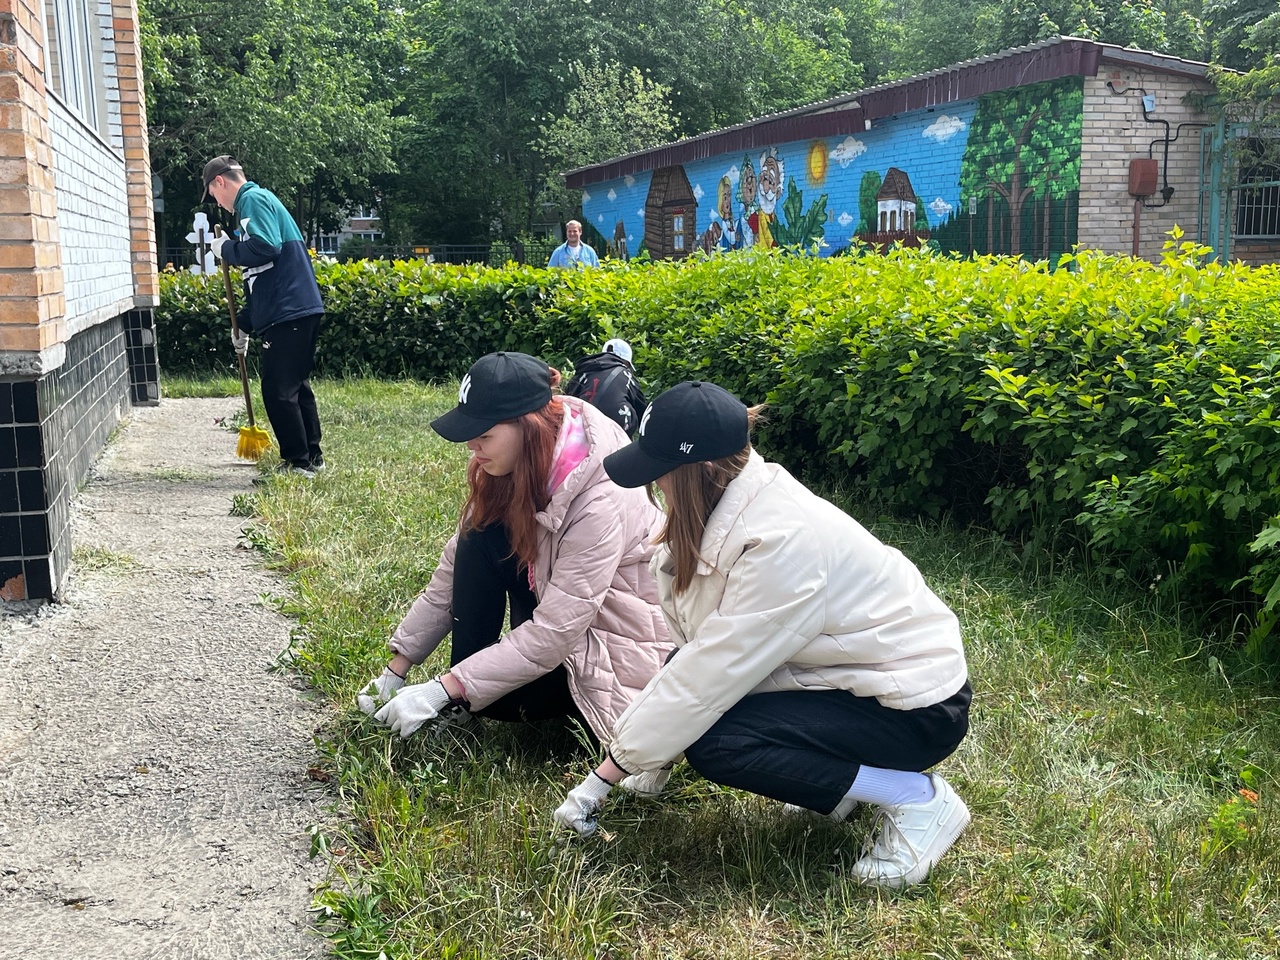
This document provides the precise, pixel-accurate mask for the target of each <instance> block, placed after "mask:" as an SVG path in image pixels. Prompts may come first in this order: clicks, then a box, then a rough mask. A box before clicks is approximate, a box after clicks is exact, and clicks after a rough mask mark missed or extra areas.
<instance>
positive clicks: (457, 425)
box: [431, 352, 551, 443]
mask: <svg viewBox="0 0 1280 960" xmlns="http://www.w3.org/2000/svg"><path fill="white" fill-rule="evenodd" d="M550 402H551V368H550V367H549V366H547V365H546V364H545V363H544V362H543V361H541V360H539V359H538V358H537V357H531V356H529V355H528V354H527V353H503V352H499V353H489V354H486V355H485V356H483V357H481V358H480V359H479V360H477V361H476V362H475V363H473V364H472V365H471V369H470V370H468V371H467V375H466V376H465V377H463V378H462V384H461V386H459V387H458V405H457V406H456V407H454V408H453V409H452V410H450V411H449V412H448V413H446V414H445V415H444V416H443V417H437V418H436V419H434V420H432V421H431V429H432V430H434V431H435V432H436V433H438V434H440V436H442V437H444V438H445V439H446V440H449V441H452V442H453V443H466V442H467V441H468V440H474V439H475V438H476V437H478V436H480V434H482V433H484V432H485V431H486V430H488V429H490V428H491V427H493V426H494V425H495V424H499V423H502V422H503V421H504V420H514V419H515V418H516V417H522V416H524V415H525V414H526V413H533V411H535V410H541V409H542V408H543V407H545V406H546V405H547V404H548V403H550Z"/></svg>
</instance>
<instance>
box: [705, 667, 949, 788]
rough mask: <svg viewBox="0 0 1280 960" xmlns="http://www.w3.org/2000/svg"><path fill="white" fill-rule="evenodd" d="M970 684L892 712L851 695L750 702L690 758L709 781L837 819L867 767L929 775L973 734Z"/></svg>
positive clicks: (818, 693)
mask: <svg viewBox="0 0 1280 960" xmlns="http://www.w3.org/2000/svg"><path fill="white" fill-rule="evenodd" d="M972 697H973V693H972V691H971V690H970V688H969V684H968V683H967V682H966V683H965V685H964V686H963V687H962V688H961V689H960V691H959V692H958V693H956V694H954V695H953V696H951V697H950V698H949V699H947V700H944V701H943V702H942V703H938V704H934V705H933V706H931V707H920V708H919V709H917V710H891V709H889V708H888V707H883V706H881V705H880V703H879V701H877V700H875V699H874V698H871V697H856V696H854V695H853V694H852V693H848V692H847V691H843V690H812V691H800V692H794V693H793V692H787V693H760V694H756V695H754V696H749V697H743V698H742V699H741V700H739V701H738V702H737V703H736V704H734V705H733V706H732V707H730V708H729V710H728V712H726V713H725V715H724V716H723V717H721V718H720V719H719V720H718V721H717V722H716V724H715V725H714V726H713V727H712V728H711V729H710V730H708V731H707V732H706V733H704V734H703V735H702V736H701V737H700V738H699V739H698V740H697V741H696V742H694V744H693V745H692V746H691V747H689V749H688V750H686V751H685V758H686V759H687V760H688V761H689V763H690V765H691V766H692V767H693V768H694V769H695V770H697V771H698V773H700V774H701V775H702V776H704V777H706V778H707V779H708V780H712V781H714V782H716V783H723V784H725V785H726V786H730V787H736V788H738V789H740V790H749V791H750V792H752V793H758V794H760V795H762V796H765V797H772V798H773V799H775V800H781V801H783V802H784V803H794V804H797V805H799V806H802V807H806V808H808V809H810V810H817V811H819V812H821V813H830V812H831V811H832V810H834V809H835V807H836V804H837V803H839V802H840V800H841V798H842V797H843V796H844V795H845V794H846V793H847V792H848V790H849V787H851V786H852V785H853V781H854V778H855V777H857V775H858V768H859V767H860V766H861V765H862V764H864V763H865V764H867V765H868V766H871V767H882V768H885V769H888V770H910V771H915V772H922V771H924V770H927V769H928V768H929V767H932V766H933V765H934V764H936V763H939V762H940V761H942V760H945V759H946V758H947V757H949V756H951V754H952V753H954V752H955V749H956V747H958V746H959V745H960V741H961V740H963V739H964V736H965V734H966V733H967V732H968V731H969V701H970V700H971V699H972Z"/></svg>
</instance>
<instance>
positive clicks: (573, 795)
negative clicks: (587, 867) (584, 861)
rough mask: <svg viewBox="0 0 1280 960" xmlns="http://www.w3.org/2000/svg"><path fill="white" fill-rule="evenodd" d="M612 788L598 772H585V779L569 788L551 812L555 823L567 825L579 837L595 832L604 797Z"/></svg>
mask: <svg viewBox="0 0 1280 960" xmlns="http://www.w3.org/2000/svg"><path fill="white" fill-rule="evenodd" d="M612 789H613V784H611V783H609V782H608V781H607V780H605V779H604V778H603V777H601V776H600V775H599V774H598V773H595V772H594V771H592V772H591V773H589V774H587V779H585V780H583V781H582V782H581V783H580V784H578V785H577V786H576V787H574V788H573V789H572V790H570V791H569V795H568V796H567V797H565V798H564V803H562V804H560V806H558V807H556V812H555V813H554V814H553V816H554V817H555V821H556V823H558V824H560V826H562V827H568V828H569V829H570V830H572V831H573V832H574V833H576V834H577V835H578V836H580V837H589V836H591V835H592V834H593V833H595V832H596V825H597V823H598V821H599V818H600V809H601V808H602V807H603V806H604V798H605V797H607V796H608V795H609V791H610V790H612Z"/></svg>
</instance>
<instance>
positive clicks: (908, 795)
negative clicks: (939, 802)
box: [845, 764, 933, 807]
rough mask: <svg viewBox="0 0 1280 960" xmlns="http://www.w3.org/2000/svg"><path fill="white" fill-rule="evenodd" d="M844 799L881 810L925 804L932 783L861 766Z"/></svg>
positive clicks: (912, 775)
mask: <svg viewBox="0 0 1280 960" xmlns="http://www.w3.org/2000/svg"><path fill="white" fill-rule="evenodd" d="M845 796H846V797H848V798H849V799H851V800H857V801H859V802H860V803H874V804H876V805H877V806H881V807H900V806H902V805H903V804H910V803H928V802H929V801H930V800H932V799H933V781H932V780H930V779H929V778H928V777H927V776H925V775H924V774H923V773H911V772H909V771H907V770H884V769H881V768H880V767H868V766H867V765H866V764H863V765H862V766H860V767H859V768H858V775H857V776H856V777H854V778H853V785H852V786H851V787H849V792H848V793H846V794H845Z"/></svg>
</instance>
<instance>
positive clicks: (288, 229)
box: [204, 155, 324, 477]
mask: <svg viewBox="0 0 1280 960" xmlns="http://www.w3.org/2000/svg"><path fill="white" fill-rule="evenodd" d="M204 188H205V195H206V196H212V197H213V199H214V200H216V201H217V202H218V206H220V207H222V209H224V210H227V211H230V212H231V213H232V214H234V215H235V219H236V223H237V224H238V225H239V228H240V237H239V239H236V238H234V237H231V236H229V235H227V234H225V233H224V234H223V235H221V236H219V237H215V238H214V240H213V242H212V244H211V247H212V249H213V255H214V256H215V257H217V258H218V259H220V260H225V261H226V262H227V263H229V264H233V265H235V266H237V267H239V268H240V272H241V276H242V277H243V279H244V307H243V308H242V310H241V312H240V314H239V316H238V317H237V322H238V323H239V326H240V331H241V335H240V337H238V338H237V337H236V336H235V335H234V334H233V335H232V338H231V342H232V344H233V345H234V346H235V349H236V352H237V353H240V354H243V353H244V352H245V351H246V350H247V349H248V346H249V334H251V333H252V334H253V335H254V336H256V337H258V338H259V339H260V340H261V341H262V367H261V373H262V405H263V406H264V407H265V408H266V411H267V419H268V420H270V421H271V429H272V430H273V431H275V435H276V443H278V444H279V445H280V460H281V469H282V470H285V471H288V472H291V473H298V474H301V475H303V476H307V477H312V476H315V473H316V471H317V470H323V469H324V455H323V454H322V452H321V450H320V414H319V412H318V411H317V409H316V398H315V394H314V393H312V392H311V383H310V379H309V378H310V376H311V370H312V368H313V367H314V366H315V353H316V338H317V337H318V336H319V333H320V323H321V321H322V320H323V319H324V303H323V302H322V301H321V299H320V287H319V285H318V284H317V283H316V274H315V269H314V268H313V267H312V266H311V256H310V254H309V253H308V252H307V245H306V244H305V243H304V242H303V240H302V232H301V231H300V230H299V229H298V225H297V224H296V223H295V222H294V220H293V217H291V216H290V215H289V211H288V210H286V209H285V207H284V204H282V203H281V202H280V200H279V199H278V198H277V197H276V195H275V194H274V193H272V192H271V191H270V190H266V189H264V188H262V187H260V186H258V185H257V184H256V183H254V182H253V181H252V180H246V179H245V176H244V169H243V168H242V167H241V166H240V163H239V162H238V161H237V160H236V159H235V158H234V157H229V156H225V155H224V156H220V157H214V158H213V159H212V160H210V161H209V162H208V163H206V164H205V165H204Z"/></svg>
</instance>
